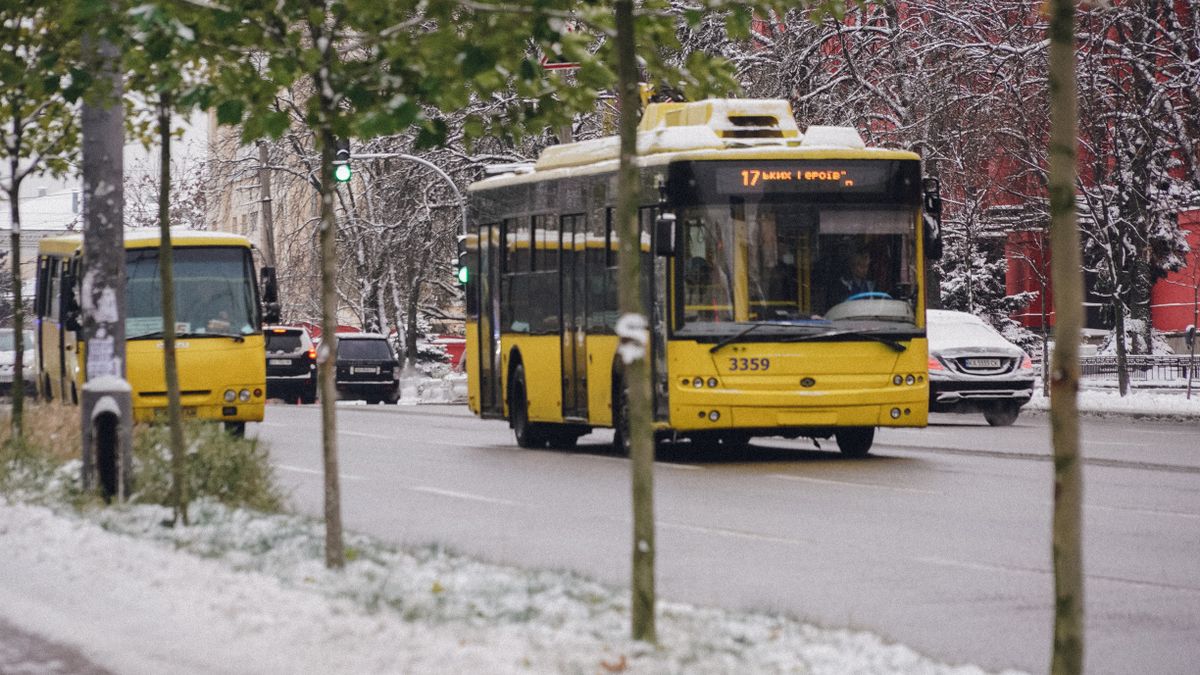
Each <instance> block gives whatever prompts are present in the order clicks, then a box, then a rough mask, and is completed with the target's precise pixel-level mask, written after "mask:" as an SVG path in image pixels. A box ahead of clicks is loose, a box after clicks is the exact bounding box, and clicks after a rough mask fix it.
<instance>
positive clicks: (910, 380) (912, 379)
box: [904, 375, 917, 384]
mask: <svg viewBox="0 0 1200 675" xmlns="http://www.w3.org/2000/svg"><path fill="white" fill-rule="evenodd" d="M916 382H917V378H915V377H913V376H912V375H909V376H907V377H905V378H904V384H916Z"/></svg>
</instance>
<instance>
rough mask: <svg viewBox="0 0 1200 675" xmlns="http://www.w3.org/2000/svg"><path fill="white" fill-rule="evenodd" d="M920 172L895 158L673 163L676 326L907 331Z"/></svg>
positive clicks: (763, 334)
mask: <svg viewBox="0 0 1200 675" xmlns="http://www.w3.org/2000/svg"><path fill="white" fill-rule="evenodd" d="M909 164H911V166H908V165H909ZM918 170H919V169H918V167H917V163H916V162H907V161H902V160H897V161H874V162H867V161H862V160H856V161H842V162H836V161H829V160H819V161H816V160H806V161H763V162H694V163H691V164H690V165H688V166H687V167H686V168H685V170H683V171H673V172H672V182H673V183H674V184H675V186H676V189H674V190H672V191H671V192H672V194H671V196H672V198H673V205H674V206H676V215H677V218H678V220H679V222H680V223H681V225H682V235H683V238H682V244H681V250H680V256H681V257H680V260H679V264H678V265H677V269H678V270H679V277H680V279H679V281H678V283H677V284H676V293H677V298H676V303H675V304H676V317H677V321H676V333H677V334H680V335H681V336H686V335H689V334H693V335H703V334H707V335H716V336H721V337H725V336H728V335H737V334H739V333H742V332H743V331H745V330H746V328H747V327H748V326H749V325H760V326H761V327H757V328H755V329H754V330H753V331H752V332H751V333H747V339H751V336H752V338H753V339H778V338H779V337H780V335H781V334H790V335H794V334H798V333H810V332H827V331H834V330H837V331H845V330H847V329H850V328H857V329H861V330H872V331H875V330H882V331H888V330H896V331H898V332H905V331H908V332H911V331H912V330H913V329H915V318H914V317H915V311H916V302H917V297H918V295H917V294H918V292H919V289H918V288H917V283H918V278H919V277H918V274H917V261H916V241H915V233H916V218H917V209H918V205H919V196H920V192H919V188H918V181H917V175H918V174H917V171H918ZM681 183H682V186H681Z"/></svg>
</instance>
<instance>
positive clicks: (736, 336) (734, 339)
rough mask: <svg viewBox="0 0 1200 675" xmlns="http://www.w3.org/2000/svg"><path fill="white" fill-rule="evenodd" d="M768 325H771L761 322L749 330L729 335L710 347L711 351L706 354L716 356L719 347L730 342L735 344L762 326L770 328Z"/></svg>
mask: <svg viewBox="0 0 1200 675" xmlns="http://www.w3.org/2000/svg"><path fill="white" fill-rule="evenodd" d="M770 325H771V324H770V323H768V322H763V321H760V322H758V323H755V324H754V325H752V326H750V327H749V328H747V329H745V330H743V331H741V332H739V333H734V334H733V335H730V336H729V337H725V338H722V339H721V340H720V341H719V342H717V344H715V345H713V346H712V349H709V350H708V353H709V354H716V353H717V352H718V351H720V350H721V347H724V346H725V345H727V344H730V343H731V342H737V341H738V340H741V339H742V338H744V337H746V336H747V335H749V334H750V333H752V332H753V331H755V330H758V329H759V328H761V327H763V326H770Z"/></svg>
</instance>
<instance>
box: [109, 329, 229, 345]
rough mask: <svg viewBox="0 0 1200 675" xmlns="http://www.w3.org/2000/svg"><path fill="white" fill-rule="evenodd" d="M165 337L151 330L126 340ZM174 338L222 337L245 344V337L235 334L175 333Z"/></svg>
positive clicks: (161, 333)
mask: <svg viewBox="0 0 1200 675" xmlns="http://www.w3.org/2000/svg"><path fill="white" fill-rule="evenodd" d="M164 337H165V336H164V335H163V332H162V331H161V330H152V331H150V332H149V333H141V334H139V335H130V336H128V337H126V338H125V339H126V340H161V339H163V338H164ZM175 337H176V338H198V337H224V338H231V339H233V341H234V342H245V341H246V337H245V336H243V335H237V334H235V333H197V332H195V331H176V333H175Z"/></svg>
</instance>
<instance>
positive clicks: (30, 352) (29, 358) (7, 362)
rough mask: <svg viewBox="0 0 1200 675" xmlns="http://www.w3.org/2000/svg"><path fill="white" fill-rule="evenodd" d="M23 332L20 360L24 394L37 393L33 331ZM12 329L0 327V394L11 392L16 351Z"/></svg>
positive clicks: (34, 394) (33, 394)
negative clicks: (22, 353) (22, 348)
mask: <svg viewBox="0 0 1200 675" xmlns="http://www.w3.org/2000/svg"><path fill="white" fill-rule="evenodd" d="M22 332H23V334H24V338H25V339H24V344H23V345H22V346H23V347H24V348H25V349H24V350H23V351H24V352H25V353H24V355H23V356H24V358H23V359H22V360H21V374H22V376H23V377H22V378H21V379H22V380H24V381H25V395H26V396H28V397H33V396H36V395H37V389H36V388H37V354H36V353H35V352H34V344H33V331H31V330H27V331H22ZM14 346H15V345H14V344H13V329H11V328H0V394H4V395H6V396H7V395H8V394H9V393H11V392H12V383H13V369H14V364H15V363H16V357H17V352H16V351H15V350H14Z"/></svg>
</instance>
